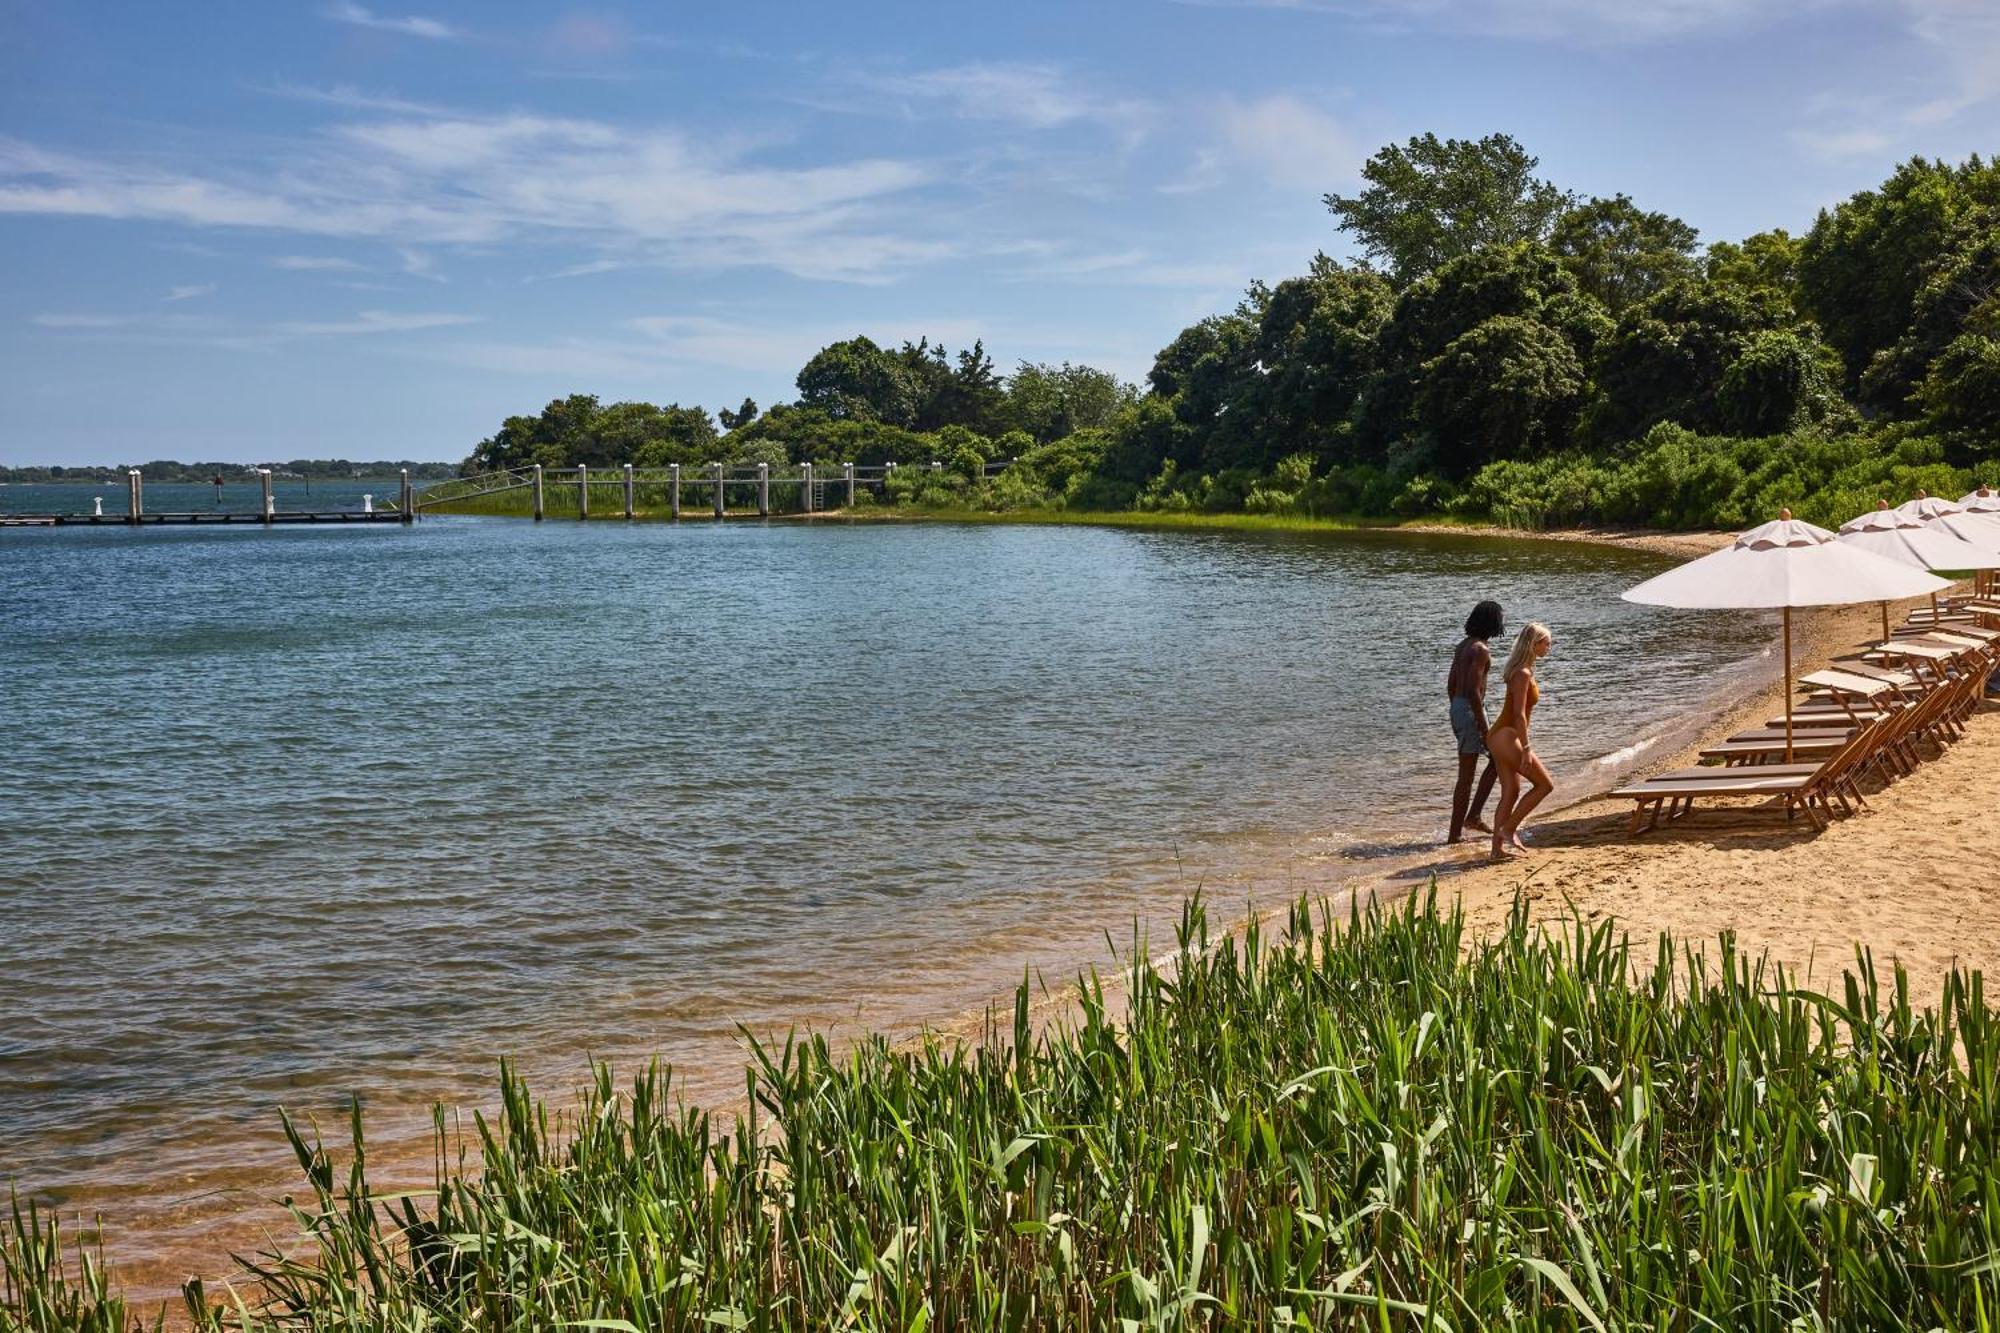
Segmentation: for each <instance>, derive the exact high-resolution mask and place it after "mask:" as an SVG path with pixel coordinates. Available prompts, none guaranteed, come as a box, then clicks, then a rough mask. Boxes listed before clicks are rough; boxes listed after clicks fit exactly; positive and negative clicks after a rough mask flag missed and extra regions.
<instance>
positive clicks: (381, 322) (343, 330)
mask: <svg viewBox="0 0 2000 1333" xmlns="http://www.w3.org/2000/svg"><path fill="white" fill-rule="evenodd" d="M478 322H479V317H478V316H477V315H446V314H425V313H412V312H403V311H395V310H364V311H362V312H361V313H360V314H358V315H356V316H355V317H354V318H353V319H336V320H322V321H317V322H316V321H312V320H287V321H285V322H284V323H281V324H276V325H273V326H272V331H273V332H274V333H277V334H279V335H281V336H287V337H297V338H328V337H344V336H347V335H350V334H375V333H414V332H416V331H418V330H420V329H444V328H451V327H452V326H454V325H458V324H477V323H478Z"/></svg>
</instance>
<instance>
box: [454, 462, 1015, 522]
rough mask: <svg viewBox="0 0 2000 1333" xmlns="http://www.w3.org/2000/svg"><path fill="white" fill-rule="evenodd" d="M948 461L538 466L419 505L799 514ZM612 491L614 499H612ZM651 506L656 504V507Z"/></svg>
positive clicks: (990, 470) (540, 513) (539, 511)
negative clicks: (493, 499) (781, 509)
mask: <svg viewBox="0 0 2000 1333" xmlns="http://www.w3.org/2000/svg"><path fill="white" fill-rule="evenodd" d="M1009 465H1010V464H1009V462H994V463H987V464H986V465H985V473H986V475H987V476H989V477H990V476H994V475H997V474H998V473H1000V472H1004V471H1005V470H1006V469H1007V468H1008V466H1009ZM943 466H944V465H943V464H942V463H935V462H933V463H929V464H919V463H905V464H896V463H885V464H877V465H873V466H862V465H860V464H856V463H821V464H814V463H798V464H784V465H780V466H777V467H773V466H771V465H769V464H767V463H689V464H686V465H682V464H679V463H674V464H670V465H669V466H667V467H635V466H633V465H632V464H630V463H627V464H625V465H624V466H623V467H543V466H541V465H540V464H536V465H534V466H531V467H524V468H513V469H510V470H508V471H505V472H482V473H477V474H475V475H473V476H470V477H461V478H458V479H456V480H453V481H447V482H440V483H439V484H438V485H435V486H431V487H428V488H427V489H425V490H423V491H422V492H420V493H419V494H418V495H417V497H416V500H415V504H416V509H417V512H418V513H420V514H421V513H423V512H425V511H426V510H434V509H442V508H446V507H448V506H450V505H453V504H458V503H464V502H467V501H472V500H478V499H480V498H482V497H485V496H491V495H500V494H504V493H507V492H510V491H523V490H525V491H527V492H528V508H529V512H530V513H531V514H533V516H534V517H536V518H542V517H544V516H545V515H547V514H549V513H551V512H558V511H552V510H551V508H550V505H549V498H550V497H549V492H550V490H551V489H553V490H555V491H556V492H557V494H558V497H559V498H561V499H563V500H565V501H567V503H564V504H562V505H560V506H559V512H563V513H574V514H575V515H576V516H577V517H578V518H589V517H590V516H591V515H592V514H593V513H596V514H599V515H607V516H608V515H612V514H622V515H623V516H624V517H626V518H630V517H632V516H633V514H634V513H636V512H638V508H639V506H638V503H637V496H638V492H639V491H641V490H642V489H643V490H651V491H658V492H664V499H665V502H666V505H667V509H668V512H669V513H670V514H671V515H672V517H674V518H680V517H682V516H683V514H684V513H701V512H707V513H711V514H713V515H714V516H716V517H717V518H720V517H722V516H724V515H725V514H727V513H729V512H730V511H731V509H732V508H733V507H735V508H738V509H739V512H740V511H741V510H743V509H747V508H749V506H750V505H751V504H752V503H754V505H755V512H756V513H757V514H759V515H768V514H770V513H772V512H773V508H772V496H773V492H774V491H775V493H776V495H777V497H778V500H779V502H780V503H783V502H785V501H790V502H791V504H789V505H786V508H787V509H788V510H789V511H791V512H798V513H807V514H810V513H816V512H820V511H823V510H826V509H829V508H837V507H841V506H844V505H851V504H853V503H854V500H855V497H856V496H857V494H858V493H859V492H860V491H862V490H864V489H865V490H868V491H872V492H875V493H877V494H880V493H881V492H882V491H883V490H884V489H885V488H886V487H887V486H888V483H889V479H890V478H891V477H893V476H895V475H896V474H897V473H898V472H899V471H904V470H906V469H910V468H919V469H927V470H929V471H939V470H941V469H942V468H943ZM606 488H609V489H610V494H609V495H608V496H607V495H606V494H605V491H606ZM649 508H650V506H649Z"/></svg>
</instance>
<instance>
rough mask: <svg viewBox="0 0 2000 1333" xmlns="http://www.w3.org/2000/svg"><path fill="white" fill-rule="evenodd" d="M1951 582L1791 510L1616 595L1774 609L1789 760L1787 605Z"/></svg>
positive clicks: (1928, 589)
mask: <svg viewBox="0 0 2000 1333" xmlns="http://www.w3.org/2000/svg"><path fill="white" fill-rule="evenodd" d="M1950 586H1951V585H1950V584H1949V583H1947V582H1945V580H1943V579H1941V578H1938V577H1937V576H1936V575H1934V574H1929V573H1926V572H1925V571H1923V570H1921V569H1917V568H1915V567H1913V566H1911V565H1905V564H1899V563H1897V562H1896V561H1894V560H1887V559H1884V558H1883V557H1881V556H1879V555H1876V554H1875V553H1874V552H1872V551H1864V550H1862V549H1861V548H1860V547H1858V546H1850V545H1848V544H1847V543H1845V542H1839V541H1835V540H1834V536H1833V534H1832V533H1830V532H1828V531H1827V530H1826V529H1825V528H1820V527H1815V526H1813V525H1812V524H1810V523H1802V522H1800V521H1799V520H1797V519H1795V518H1793V517H1792V511H1791V510H1789V509H1786V510H1783V511H1781V512H1780V513H1779V515H1778V518H1777V520H1776V521H1775V522H1771V523H1765V524H1763V525H1761V526H1759V527H1754V528H1752V529H1750V531H1748V532H1746V533H1743V534H1742V535H1740V536H1738V537H1737V539H1736V540H1735V541H1734V542H1732V543H1730V544H1729V545H1728V546H1725V547H1723V548H1722V549H1721V550H1720V551H1711V552H1709V554H1707V555H1705V556H1702V557H1701V558H1700V559H1698V560H1690V561H1688V562H1687V563H1686V564H1684V565H1680V566H1678V567H1676V568H1674V569H1670V570H1668V571H1667V572H1666V573H1664V574H1661V575H1658V576H1657V577H1654V578H1650V579H1647V580H1646V581H1645V582H1644V583H1641V584H1639V585H1638V586H1637V587H1633V588H1627V589H1626V590H1625V591H1624V592H1623V593H1621V594H1620V596H1622V597H1623V598H1624V599H1625V600H1626V601H1628V602H1637V603H1639V604H1641V605H1642V606H1672V607H1683V608H1688V609H1698V610H1711V611H1727V610H1757V609H1763V608H1769V607H1776V608H1778V609H1779V611H1780V612H1781V614H1782V619H1783V622H1784V645H1785V657H1784V663H1785V758H1786V759H1787V760H1789V759H1790V758H1791V757H1792V690H1791V680H1792V608H1793V607H1795V606H1848V605H1851V604H1853V603H1855V602H1894V601H1901V600H1902V599H1903V598H1905V597H1922V596H1923V595H1924V594H1925V593H1932V592H1936V591H1937V590H1938V589H1940V588H1948V587H1950Z"/></svg>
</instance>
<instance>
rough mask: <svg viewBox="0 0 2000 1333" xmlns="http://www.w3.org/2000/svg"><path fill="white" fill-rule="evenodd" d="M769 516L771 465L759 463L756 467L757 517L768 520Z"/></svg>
mask: <svg viewBox="0 0 2000 1333" xmlns="http://www.w3.org/2000/svg"><path fill="white" fill-rule="evenodd" d="M770 516H771V465H770V464H769V463H759V464H758V465H757V517H759V518H769V517H770Z"/></svg>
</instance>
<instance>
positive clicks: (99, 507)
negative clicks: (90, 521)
mask: <svg viewBox="0 0 2000 1333" xmlns="http://www.w3.org/2000/svg"><path fill="white" fill-rule="evenodd" d="M90 503H91V504H92V505H93V506H94V508H92V509H91V511H90V516H91V517H92V518H103V517H104V497H103V496H101V495H93V496H91V497H90Z"/></svg>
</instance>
